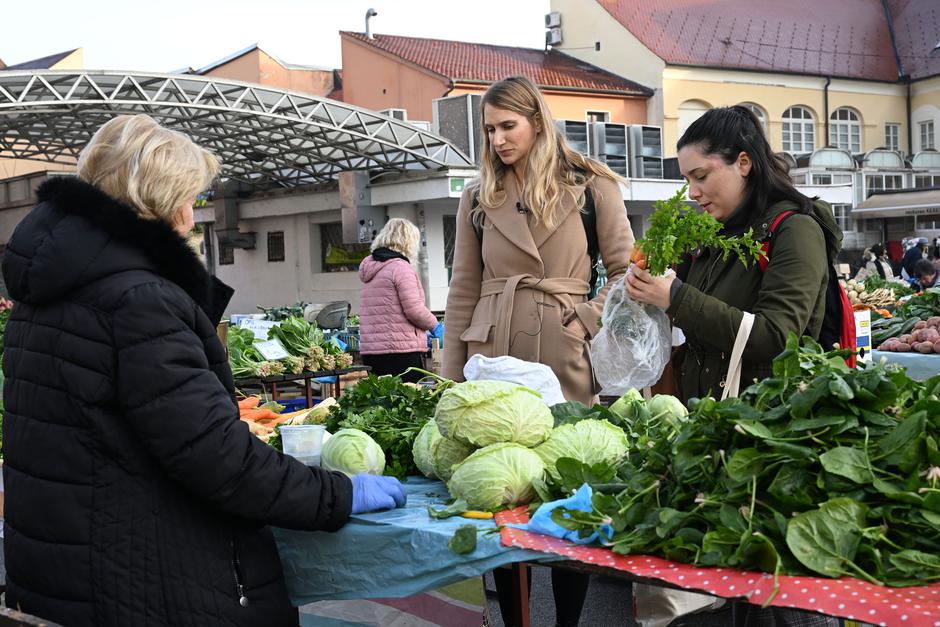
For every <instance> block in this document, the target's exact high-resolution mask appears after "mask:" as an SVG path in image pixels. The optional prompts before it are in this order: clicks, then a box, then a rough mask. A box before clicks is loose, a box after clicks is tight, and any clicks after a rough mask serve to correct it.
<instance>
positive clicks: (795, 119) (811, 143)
mask: <svg viewBox="0 0 940 627" xmlns="http://www.w3.org/2000/svg"><path fill="white" fill-rule="evenodd" d="M783 150H784V151H785V152H791V153H801V152H813V151H814V150H816V119H815V118H814V117H813V113H812V111H810V110H809V109H807V108H806V107H801V106H799V105H797V106H795V107H790V108H789V109H787V110H786V111H784V112H783Z"/></svg>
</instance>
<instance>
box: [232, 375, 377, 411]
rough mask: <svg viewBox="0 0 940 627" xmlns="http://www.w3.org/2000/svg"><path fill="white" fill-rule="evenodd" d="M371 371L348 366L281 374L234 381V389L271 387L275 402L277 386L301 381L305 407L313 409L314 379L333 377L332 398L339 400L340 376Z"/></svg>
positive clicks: (277, 391) (277, 393)
mask: <svg viewBox="0 0 940 627" xmlns="http://www.w3.org/2000/svg"><path fill="white" fill-rule="evenodd" d="M370 370H372V368H371V367H369V366H350V367H349V368H338V369H336V370H317V371H316V372H301V373H300V374H282V375H277V376H274V377H261V378H250V379H235V387H239V388H240V387H249V386H261V387H262V388H264V386H266V385H270V386H271V400H273V401H277V400H278V397H279V395H280V391H279V390H278V385H280V384H283V383H289V382H292V381H303V386H304V396H305V398H306V401H307V407H313V384H312V381H313V380H314V379H318V378H320V377H333V378H334V380H333V382H332V385H333V398H339V395H340V392H341V391H342V388H341V387H340V376H341V375H344V374H349V373H352V372H369V371H370Z"/></svg>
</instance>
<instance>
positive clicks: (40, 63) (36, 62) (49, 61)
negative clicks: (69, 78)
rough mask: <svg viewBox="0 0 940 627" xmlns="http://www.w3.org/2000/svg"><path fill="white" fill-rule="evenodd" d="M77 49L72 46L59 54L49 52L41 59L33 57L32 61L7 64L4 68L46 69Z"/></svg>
mask: <svg viewBox="0 0 940 627" xmlns="http://www.w3.org/2000/svg"><path fill="white" fill-rule="evenodd" d="M76 50H78V48H72V49H71V50H66V51H65V52H60V53H59V54H51V55H49V56H48V57H43V58H41V59H33V60H32V61H24V62H23V63H17V64H16V65H8V66H6V67H5V68H4V69H5V70H48V69H50V68H51V67H52V66H53V65H55V64H56V63H58V62H59V61H61V60H62V59H64V58H65V57H67V56H69V55H70V54H72V53H73V52H75V51H76Z"/></svg>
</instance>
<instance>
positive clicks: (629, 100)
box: [448, 85, 647, 124]
mask: <svg viewBox="0 0 940 627" xmlns="http://www.w3.org/2000/svg"><path fill="white" fill-rule="evenodd" d="M484 91H486V89H485V87H484V86H481V87H475V86H473V87H471V86H466V85H457V87H455V88H454V90H453V91H452V92H450V93H449V94H448V96H461V95H463V94H482V93H483V92H484ZM542 93H543V95H544V96H545V101H546V102H548V107H549V109H551V112H552V116H553V117H554V118H555V119H556V120H582V121H583V120H586V119H587V112H588V111H606V112H607V113H609V114H610V121H611V122H615V123H617V124H646V123H647V122H646V100H647V99H646V98H633V97H624V96H619V95H615V96H605V95H602V94H596V95H595V94H579V93H572V92H561V91H551V90H548V89H546V90H543V92H542Z"/></svg>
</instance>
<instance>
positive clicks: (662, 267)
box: [636, 185, 764, 276]
mask: <svg viewBox="0 0 940 627" xmlns="http://www.w3.org/2000/svg"><path fill="white" fill-rule="evenodd" d="M688 187H689V186H688V185H683V186H682V189H680V190H679V191H678V192H676V194H675V195H674V196H673V197H672V198H669V199H668V200H657V201H656V203H655V204H654V205H653V206H654V207H655V211H654V212H653V215H652V217H651V218H650V228H649V229H648V230H647V231H646V237H644V238H643V239H641V240H640V241H638V242H637V243H636V245H637V247H638V248H639V249H640V250H642V251H643V254H644V255H645V256H646V260H647V269H648V270H649V271H650V273H651V274H653V275H654V276H660V275H662V274H663V273H665V272H666V270H668V269H669V268H672V267H674V266H676V265H677V264H678V263H679V261H680V259H681V258H682V255H684V254H688V253H691V252H692V251H694V250H696V249H698V248H708V247H711V248H717V249H718V250H719V251H720V252H721V254H722V259H727V258H728V255H730V254H732V253H734V254H735V255H736V256H737V257H738V258H739V259H740V260H741V263H743V264H744V266H745V267H748V266H749V265H750V264H751V262H752V261H757V260H758V259H760V258H761V257H763V256H764V253H763V251H762V250H761V244H760V242H756V241H755V240H754V236H753V235H754V234H753V231H752V230H751V229H748V230H747V232H746V233H744V234H743V235H741V236H738V237H724V236H722V235H719V233H720V232H721V228H722V225H721V222H719V221H718V220H716V219H715V218H713V217H712V216H710V215H709V214H707V213H705V212H704V211H701V212H700V211H695V210H694V209H692V208H691V207H689V206H688V205H687V204H686V203H685V194H686V190H688Z"/></svg>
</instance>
